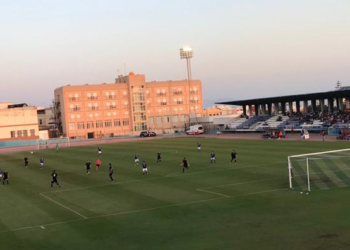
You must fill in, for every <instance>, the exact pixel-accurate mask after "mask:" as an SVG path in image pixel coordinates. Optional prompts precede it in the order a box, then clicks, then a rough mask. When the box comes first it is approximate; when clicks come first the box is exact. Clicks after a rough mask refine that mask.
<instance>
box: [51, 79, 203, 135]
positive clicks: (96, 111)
mask: <svg viewBox="0 0 350 250" xmlns="http://www.w3.org/2000/svg"><path fill="white" fill-rule="evenodd" d="M55 105H56V107H55V108H56V114H55V116H56V121H57V124H58V127H59V129H60V131H61V133H62V134H64V135H65V136H68V137H79V138H99V137H102V136H118V135H137V134H139V133H140V131H142V130H152V131H155V132H157V133H172V132H174V131H175V130H179V131H181V130H182V131H183V130H184V129H185V126H188V120H189V117H190V116H195V115H201V114H202V110H203V104H202V84H201V81H199V80H191V81H190V82H189V81H187V80H183V81H166V82H146V80H145V75H135V74H134V73H133V72H131V73H130V74H129V75H128V76H120V77H118V78H117V79H116V80H115V83H112V84H105V83H104V84H93V85H91V84H85V85H75V86H70V85H68V86H64V87H60V88H57V89H56V90H55Z"/></svg>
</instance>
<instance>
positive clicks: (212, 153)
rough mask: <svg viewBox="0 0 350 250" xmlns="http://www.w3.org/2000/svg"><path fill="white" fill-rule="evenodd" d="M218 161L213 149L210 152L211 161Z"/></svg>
mask: <svg viewBox="0 0 350 250" xmlns="http://www.w3.org/2000/svg"><path fill="white" fill-rule="evenodd" d="M213 162H214V163H216V159H215V153H214V151H211V153H210V163H213Z"/></svg>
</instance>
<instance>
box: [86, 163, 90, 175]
mask: <svg viewBox="0 0 350 250" xmlns="http://www.w3.org/2000/svg"><path fill="white" fill-rule="evenodd" d="M85 166H86V174H90V170H91V162H90V161H87V162H86V163H85Z"/></svg>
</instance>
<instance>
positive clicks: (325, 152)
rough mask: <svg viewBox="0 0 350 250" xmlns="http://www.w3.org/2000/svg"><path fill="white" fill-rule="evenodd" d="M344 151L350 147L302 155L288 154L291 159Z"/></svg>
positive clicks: (349, 149)
mask: <svg viewBox="0 0 350 250" xmlns="http://www.w3.org/2000/svg"><path fill="white" fill-rule="evenodd" d="M344 151H350V148H344V149H338V150H331V151H323V152H317V153H310V154H302V155H290V156H288V158H289V159H290V158H296V157H305V156H311V155H322V154H331V153H338V152H344Z"/></svg>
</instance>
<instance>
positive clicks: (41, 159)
mask: <svg viewBox="0 0 350 250" xmlns="http://www.w3.org/2000/svg"><path fill="white" fill-rule="evenodd" d="M39 161H40V169H43V168H44V157H42V156H41V157H40V160H39Z"/></svg>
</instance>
